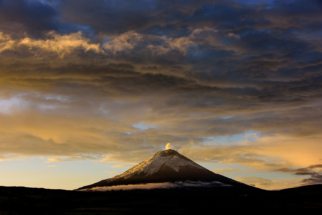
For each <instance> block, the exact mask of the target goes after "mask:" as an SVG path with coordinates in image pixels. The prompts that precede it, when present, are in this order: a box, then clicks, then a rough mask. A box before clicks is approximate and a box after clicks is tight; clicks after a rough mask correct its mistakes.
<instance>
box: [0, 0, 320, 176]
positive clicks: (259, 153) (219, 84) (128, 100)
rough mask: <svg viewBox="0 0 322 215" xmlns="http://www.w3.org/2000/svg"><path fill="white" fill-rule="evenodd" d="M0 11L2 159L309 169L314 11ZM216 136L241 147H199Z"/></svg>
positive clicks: (226, 6)
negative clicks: (161, 155)
mask: <svg viewBox="0 0 322 215" xmlns="http://www.w3.org/2000/svg"><path fill="white" fill-rule="evenodd" d="M0 10H1V11H0V12H1V13H0V21H1V24H0V31H1V32H0V55H1V58H0V65H1V66H0V74H1V79H0V90H1V91H0V96H1V98H3V100H4V102H3V103H0V106H1V110H0V117H1V120H0V123H2V124H1V125H2V127H1V126H0V128H2V130H1V129H0V133H1V134H3V135H2V138H3V139H4V141H2V142H1V144H2V145H1V147H2V149H3V152H6V153H21V154H23V153H25V154H28V155H32V154H33V153H34V154H37V155H42V154H45V155H51V156H55V155H56V156H71V157H72V156H74V157H75V156H76V157H77V156H79V157H84V158H86V156H87V155H88V154H91V153H93V154H98V155H101V154H103V153H109V154H110V156H111V157H112V158H114V159H117V158H118V159H119V160H120V161H129V159H131V161H140V160H141V158H142V157H143V156H144V154H145V153H153V151H155V150H158V149H160V147H162V146H163V145H164V144H165V143H167V142H171V143H173V144H174V145H176V146H177V147H178V149H180V150H181V151H182V152H185V153H186V154H191V156H195V158H196V159H199V160H202V158H203V157H204V159H206V158H207V160H208V161H211V160H216V161H223V162H228V163H232V162H236V163H242V164H244V165H252V167H256V168H260V166H261V165H262V167H263V166H264V167H265V168H274V169H276V168H278V167H281V166H283V164H285V163H283V162H282V161H276V162H275V160H274V162H275V163H274V162H273V164H272V162H269V161H270V159H268V158H267V156H280V157H281V159H284V160H286V161H285V162H286V164H287V165H288V167H292V166H296V165H298V166H309V165H311V164H313V163H317V162H318V159H319V158H320V157H319V155H318V154H315V153H316V151H318V149H319V147H320V145H319V144H318V141H319V138H320V137H321V136H320V130H321V127H322V125H321V122H322V115H321V97H322V84H321V83H322V82H321V80H322V73H321V71H322V63H321V59H322V40H321V35H322V31H321V26H322V20H321V16H320V15H319V14H321V4H320V3H319V1H306V2H305V3H304V2H303V1H207V0H202V1H170V0H169V1H168V0H162V1H161V0H154V1H153V0H144V1H143V0H142V1H141V0H140V1H139V0H138V1H125V0H121V1H111V0H109V1H103V0H93V1H85V0H77V1H76V0H67V1H36V0H33V1H32V0H29V1H22V0H19V1H8V0H2V1H0ZM25 32H26V34H25ZM18 33H20V34H19V35H18V36H17V34H18ZM8 107H10V108H8ZM66 116H69V117H70V118H69V120H67V118H66ZM30 117H32V118H30ZM18 119H24V120H23V122H25V121H28V122H29V121H32V123H31V124H30V125H29V126H25V124H24V123H22V124H21V122H20V121H19V120H18ZM31 119H34V120H31ZM48 121H50V122H51V125H47V124H46V123H45V122H48ZM62 122H63V124H62ZM140 123H141V124H143V128H142V129H141V128H139V127H138V126H137V125H138V124H139V125H141V124H140ZM43 124H46V125H43ZM81 125H84V126H81ZM85 125H86V126H85ZM6 126H11V127H10V128H12V129H11V130H10V132H12V133H10V135H4V134H7V133H8V132H7V130H6V129H7V128H6ZM135 126H136V127H135ZM144 126H146V128H145V127H144ZM149 126H150V127H149ZM67 130H68V131H71V132H70V133H66V131H67ZM39 131H41V132H39ZM252 132H255V134H253V135H254V138H253V137H252V138H250V139H249V140H248V139H247V137H246V139H247V140H245V138H244V137H240V136H238V135H243V134H249V133H252ZM226 136H227V137H232V138H237V139H236V140H234V141H231V142H233V143H234V144H237V145H238V144H239V141H240V142H243V144H244V146H243V147H239V146H236V147H233V146H232V147H223V146H220V144H222V143H218V142H216V140H213V142H212V143H209V141H208V140H209V138H210V139H211V138H215V137H226ZM238 138H241V139H238ZM242 138H244V139H242ZM19 140H23V141H21V142H19ZM189 141H190V142H191V143H193V144H190V145H189V144H187V143H188V142H189ZM207 141H208V142H207ZM15 142H19V143H17V144H22V146H21V147H12V143H15ZM219 142H220V141H219ZM255 142H256V143H258V146H256V147H254V146H253V145H252V143H255ZM275 142H278V143H280V144H278V145H277V146H275V145H274V147H273V146H272V147H271V148H270V146H268V145H269V144H268V143H270V144H274V143H275ZM86 143H88V144H86ZM209 144H210V145H209ZM211 144H213V145H211ZM305 145H309V146H308V148H310V150H308V151H305V150H303V147H305ZM40 146H43V147H40ZM61 146H64V149H65V150H62V148H61ZM194 146H197V147H199V149H198V150H197V149H196V148H194ZM279 147H280V148H279ZM283 147H285V148H288V147H290V148H292V150H294V151H296V152H298V151H300V152H302V151H305V153H307V154H309V155H312V154H313V155H312V156H311V157H312V160H310V159H309V158H306V160H305V161H303V160H301V161H298V159H296V157H297V156H298V154H296V153H294V154H295V155H293V154H292V153H293V151H292V150H290V152H288V150H285V148H283ZM135 149H137V151H136V152H133V153H134V154H135V156H132V157H131V158H128V154H127V153H128V152H130V151H135ZM205 151H207V152H209V153H206V152H205ZM283 151H284V152H283ZM285 151H286V152H285ZM119 152H122V153H121V154H119ZM192 152H193V153H192ZM113 156H114V157H113ZM307 157H310V156H307ZM107 160H108V159H107ZM297 162H302V163H301V164H299V163H297ZM291 163H292V164H291ZM286 164H285V165H286ZM287 165H286V166H287ZM312 169H313V167H312V168H308V169H306V168H304V169H302V170H297V171H298V172H297V173H301V174H304V173H308V174H311V172H310V171H311V170H312ZM305 171H307V172H305ZM284 172H287V171H286V170H285V171H284Z"/></svg>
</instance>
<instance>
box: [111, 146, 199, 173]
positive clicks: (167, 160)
mask: <svg viewBox="0 0 322 215" xmlns="http://www.w3.org/2000/svg"><path fill="white" fill-rule="evenodd" d="M163 165H167V166H168V167H170V168H172V169H174V170H175V171H176V172H179V169H180V167H183V166H188V165H189V166H192V167H195V168H199V169H205V168H204V167H202V166H200V165H198V164H196V163H194V162H193V161H191V160H189V159H187V158H186V157H184V156H182V155H180V154H179V153H178V152H177V151H175V150H172V149H168V150H164V151H160V152H158V153H156V154H155V155H154V156H152V157H150V158H148V159H146V160H145V161H142V162H141V163H139V164H138V165H136V166H134V167H132V168H130V169H129V170H127V171H126V172H124V173H123V174H121V175H118V176H116V177H114V178H124V179H126V178H129V177H131V176H133V175H138V174H141V173H142V172H143V173H144V174H145V175H146V176H149V175H153V174H154V173H157V172H158V171H159V170H160V168H161V167H162V166H163Z"/></svg>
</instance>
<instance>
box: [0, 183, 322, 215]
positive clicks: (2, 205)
mask: <svg viewBox="0 0 322 215" xmlns="http://www.w3.org/2000/svg"><path fill="white" fill-rule="evenodd" d="M321 199H322V185H312V186H305V187H299V188H292V189H287V190H281V191H263V190H252V191H250V190H248V191H246V190H238V191H236V189H232V188H228V190H227V189H226V188H223V187H222V188H218V187H217V188H215V187H213V188H180V189H155V190H131V191H109V192H79V191H66V190H48V189H37V188H24V187H0V215H18V214H19V215H20V214H33V215H38V214H39V215H40V214H41V215H46V214H50V215H58V214H66V215H89V214H209V211H214V212H216V213H219V212H222V213H227V212H228V213H229V212H238V213H241V212H247V213H256V214H258V213H261V212H263V211H265V212H267V211H271V212H272V211H273V212H277V211H278V212H280V211H281V210H286V211H287V213H292V212H294V213H295V212H298V211H300V210H303V211H305V212H306V213H312V212H320V211H321V209H322V201H321Z"/></svg>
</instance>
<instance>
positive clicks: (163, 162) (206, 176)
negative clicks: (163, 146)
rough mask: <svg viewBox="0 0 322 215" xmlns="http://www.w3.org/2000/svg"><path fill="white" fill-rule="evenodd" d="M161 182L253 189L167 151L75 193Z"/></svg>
mask: <svg viewBox="0 0 322 215" xmlns="http://www.w3.org/2000/svg"><path fill="white" fill-rule="evenodd" d="M162 182H171V183H176V182H188V183H199V184H205V185H207V186H220V187H236V188H238V189H256V188H254V187H251V186H248V185H246V184H243V183H240V182H237V181H234V180H232V179H230V178H227V177H225V176H222V175H219V174H216V173H213V172H211V171H209V170H208V169H206V168H204V167H202V166H200V165H198V164H197V163H195V162H193V161H192V160H190V159H188V158H186V157H185V156H183V155H181V154H180V153H178V152H177V151H175V150H172V149H168V150H164V151H160V152H157V153H156V154H155V155H154V156H152V157H150V158H148V159H146V160H144V161H142V162H141V163H139V164H137V165H136V166H134V167H132V168H130V169H129V170H127V171H125V172H124V173H122V174H120V175H117V176H115V177H113V178H109V179H105V180H102V181H99V182H97V183H94V184H91V185H87V186H84V187H81V188H79V189H78V190H90V189H92V188H97V187H110V186H119V185H134V184H147V183H149V184H151V183H162Z"/></svg>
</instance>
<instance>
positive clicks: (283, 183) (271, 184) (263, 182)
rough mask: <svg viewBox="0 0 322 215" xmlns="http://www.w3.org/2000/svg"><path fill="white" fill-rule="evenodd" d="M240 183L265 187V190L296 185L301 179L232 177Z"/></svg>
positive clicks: (298, 184)
mask: <svg viewBox="0 0 322 215" xmlns="http://www.w3.org/2000/svg"><path fill="white" fill-rule="evenodd" d="M234 179H235V180H237V181H240V182H242V183H245V184H248V185H251V186H254V187H258V188H262V189H266V190H281V189H286V188H293V187H298V186H300V184H301V180H302V179H286V180H270V179H264V178H259V177H237V178H234Z"/></svg>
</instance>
